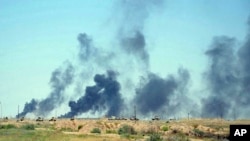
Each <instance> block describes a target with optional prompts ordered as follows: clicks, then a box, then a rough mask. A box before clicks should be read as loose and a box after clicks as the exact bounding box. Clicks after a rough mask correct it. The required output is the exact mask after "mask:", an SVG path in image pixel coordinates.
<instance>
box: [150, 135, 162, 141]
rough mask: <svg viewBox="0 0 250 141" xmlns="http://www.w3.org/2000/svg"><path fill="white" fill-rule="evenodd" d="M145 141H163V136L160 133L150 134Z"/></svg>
mask: <svg viewBox="0 0 250 141" xmlns="http://www.w3.org/2000/svg"><path fill="white" fill-rule="evenodd" d="M147 141H163V138H162V137H161V135H160V134H152V135H150V137H149V139H148V140H147Z"/></svg>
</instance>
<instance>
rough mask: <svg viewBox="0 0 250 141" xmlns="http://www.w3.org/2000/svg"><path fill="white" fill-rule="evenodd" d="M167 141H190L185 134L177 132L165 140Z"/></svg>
mask: <svg viewBox="0 0 250 141" xmlns="http://www.w3.org/2000/svg"><path fill="white" fill-rule="evenodd" d="M167 141H191V140H190V139H189V138H188V137H187V136H186V135H185V134H183V133H181V132H179V133H177V134H174V135H173V136H170V137H168V138H167Z"/></svg>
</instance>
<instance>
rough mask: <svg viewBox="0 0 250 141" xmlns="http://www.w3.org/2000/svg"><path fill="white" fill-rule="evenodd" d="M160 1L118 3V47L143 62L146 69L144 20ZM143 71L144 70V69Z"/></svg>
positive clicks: (128, 0)
mask: <svg viewBox="0 0 250 141" xmlns="http://www.w3.org/2000/svg"><path fill="white" fill-rule="evenodd" d="M162 3H163V1H162V0H122V1H119V6H118V7H119V10H118V12H117V13H118V14H117V16H119V19H118V22H119V23H120V26H119V27H118V32H117V35H118V36H117V37H118V40H119V42H120V47H121V48H122V49H123V50H125V51H126V52H127V53H128V54H133V55H134V57H136V58H138V59H139V60H142V61H143V63H144V64H143V65H145V67H146V69H147V68H148V65H149V53H148V52H147V50H146V41H145V36H144V33H143V29H144V26H145V20H146V19H147V18H148V16H149V13H150V10H152V9H153V8H159V7H160V5H162ZM144 69H145V68H144Z"/></svg>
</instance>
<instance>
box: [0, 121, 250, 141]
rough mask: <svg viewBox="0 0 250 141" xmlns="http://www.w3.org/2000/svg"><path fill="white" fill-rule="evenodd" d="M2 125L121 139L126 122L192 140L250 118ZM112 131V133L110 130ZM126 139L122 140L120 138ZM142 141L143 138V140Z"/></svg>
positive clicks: (142, 130)
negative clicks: (182, 135) (176, 134)
mask: <svg viewBox="0 0 250 141" xmlns="http://www.w3.org/2000/svg"><path fill="white" fill-rule="evenodd" d="M1 124H15V125H16V126H17V127H19V126H22V125H23V124H35V125H40V127H39V128H38V127H37V128H36V130H60V131H62V132H63V133H64V134H76V135H83V134H84V135H92V134H93V133H91V131H92V130H93V129H94V128H99V129H100V130H101V134H99V135H98V136H99V137H100V139H103V138H108V139H109V140H112V138H113V139H114V138H119V137H120V135H118V134H117V130H118V129H119V128H121V127H122V126H123V125H130V126H133V127H134V129H135V130H136V131H137V132H140V133H141V134H142V135H143V136H144V134H145V137H146V136H147V135H146V134H147V133H153V132H156V133H160V134H161V135H163V137H168V136H171V135H173V134H175V133H182V134H184V135H186V136H187V137H189V139H191V140H192V141H202V140H203V138H210V137H211V138H218V139H220V138H226V137H227V136H228V135H229V126H230V125H231V124H250V120H236V121H228V120H223V119H189V120H188V119H182V120H171V121H167V120H159V121H151V120H150V121H146V120H139V121H131V120H108V119H107V118H102V119H75V120H70V119H57V120H56V121H48V120H45V121H42V122H37V121H35V120H32V119H25V120H24V121H22V122H20V121H19V122H17V121H16V120H8V121H6V122H2V123H1ZM164 126H166V127H168V130H165V131H164V130H163V127H164ZM108 131H109V132H111V133H108ZM119 140H123V139H119ZM142 140H143V139H142Z"/></svg>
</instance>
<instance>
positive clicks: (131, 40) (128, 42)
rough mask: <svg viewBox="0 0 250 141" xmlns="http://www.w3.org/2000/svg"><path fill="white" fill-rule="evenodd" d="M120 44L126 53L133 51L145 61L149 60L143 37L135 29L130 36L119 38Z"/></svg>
mask: <svg viewBox="0 0 250 141" xmlns="http://www.w3.org/2000/svg"><path fill="white" fill-rule="evenodd" d="M121 46H122V47H123V48H124V49H125V50H126V51H127V53H129V54H132V53H133V54H135V55H136V56H138V57H139V58H140V59H141V60H144V61H145V62H146V63H148V62H149V55H148V52H147V51H146V49H145V46H146V42H145V38H144V35H143V34H142V33H141V32H140V31H136V32H135V35H134V36H132V37H127V38H123V39H121Z"/></svg>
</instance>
